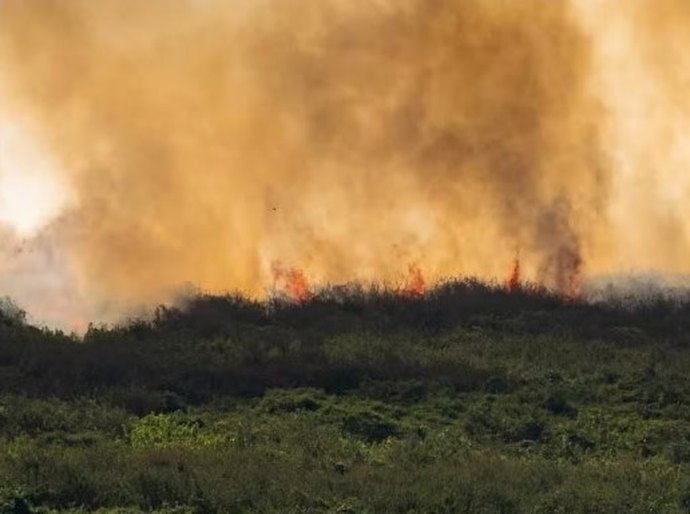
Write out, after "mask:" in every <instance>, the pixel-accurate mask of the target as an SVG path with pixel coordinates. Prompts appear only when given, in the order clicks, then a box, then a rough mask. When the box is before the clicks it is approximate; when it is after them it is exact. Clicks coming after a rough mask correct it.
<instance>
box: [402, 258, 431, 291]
mask: <svg viewBox="0 0 690 514" xmlns="http://www.w3.org/2000/svg"><path fill="white" fill-rule="evenodd" d="M402 292H403V294H406V295H408V296H424V294H425V293H426V281H425V280H424V275H422V270H421V269H420V268H419V266H418V265H417V264H410V265H408V267H407V279H406V280H405V286H404V287H403V291H402Z"/></svg>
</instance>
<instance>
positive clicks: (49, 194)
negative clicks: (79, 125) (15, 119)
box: [0, 118, 70, 237]
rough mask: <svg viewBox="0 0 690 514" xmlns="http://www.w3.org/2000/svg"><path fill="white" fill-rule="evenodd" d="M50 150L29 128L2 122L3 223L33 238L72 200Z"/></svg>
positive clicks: (0, 193)
mask: <svg viewBox="0 0 690 514" xmlns="http://www.w3.org/2000/svg"><path fill="white" fill-rule="evenodd" d="M59 176H60V175H59V174H58V173H56V171H55V164H54V163H53V162H51V161H50V159H49V158H48V153H47V152H46V151H45V149H44V148H41V145H39V144H38V142H37V141H36V140H35V138H32V137H31V133H30V131H28V130H26V129H25V128H24V127H22V126H21V125H20V124H19V123H12V122H11V120H8V119H7V118H5V119H3V120H2V121H0V222H2V223H5V224H7V225H9V226H10V227H11V228H12V229H13V230H14V231H15V232H16V233H17V235H19V236H21V237H31V236H32V235H33V234H35V233H36V232H37V231H39V230H40V229H41V228H43V227H44V226H45V225H47V224H48V223H49V222H50V221H52V220H53V219H54V218H55V217H56V216H58V215H59V214H60V212H61V211H62V210H63V209H64V208H65V206H66V205H67V204H68V203H69V199H70V198H69V196H70V195H69V192H68V189H67V187H66V185H65V184H64V183H63V182H62V181H61V180H60V179H59V178H58V177H59Z"/></svg>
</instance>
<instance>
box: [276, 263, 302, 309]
mask: <svg viewBox="0 0 690 514" xmlns="http://www.w3.org/2000/svg"><path fill="white" fill-rule="evenodd" d="M271 269H272V272H273V283H274V289H275V290H276V291H280V292H282V293H283V294H285V296H287V297H288V299H290V300H291V301H293V302H295V303H304V302H306V301H308V300H309V299H310V298H311V296H312V293H311V288H310V287H309V281H308V280H307V277H306V276H305V275H304V273H303V272H302V271H301V270H298V269H296V268H285V267H284V266H283V265H282V264H281V263H280V262H278V261H275V262H273V264H272V265H271Z"/></svg>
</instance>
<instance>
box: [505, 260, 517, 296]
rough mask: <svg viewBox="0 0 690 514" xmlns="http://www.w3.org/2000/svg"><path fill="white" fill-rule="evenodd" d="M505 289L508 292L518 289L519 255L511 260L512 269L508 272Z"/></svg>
mask: <svg viewBox="0 0 690 514" xmlns="http://www.w3.org/2000/svg"><path fill="white" fill-rule="evenodd" d="M506 289H507V290H508V292H509V293H514V292H515V291H518V290H519V289H520V256H519V255H516V256H515V260H513V269H512V270H511V272H510V276H509V277H508V281H507V282H506Z"/></svg>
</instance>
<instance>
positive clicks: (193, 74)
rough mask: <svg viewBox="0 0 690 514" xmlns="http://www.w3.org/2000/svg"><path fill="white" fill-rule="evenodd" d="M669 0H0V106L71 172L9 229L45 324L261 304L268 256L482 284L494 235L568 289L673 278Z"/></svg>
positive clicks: (678, 84)
mask: <svg viewBox="0 0 690 514" xmlns="http://www.w3.org/2000/svg"><path fill="white" fill-rule="evenodd" d="M686 5H687V4H686V3H685V2H684V1H683V0H662V1H656V0H637V1H633V2H629V3H626V4H625V5H623V4H622V3H621V2H614V1H613V0H608V1H603V2H595V1H594V0H592V1H586V0H553V1H549V2H544V1H541V0H521V1H520V2H514V1H508V0H493V1H485V0H395V1H393V0H377V1H374V2H372V1H367V2H365V1H360V0H322V1H319V2H316V1H314V2H305V1H297V0H260V1H249V0H234V1H232V2H228V1H221V0H174V1H170V0H165V1H164V0H148V1H146V2H140V1H138V0H137V1H135V0H100V1H98V2H94V1H93V0H69V1H68V0H31V1H25V0H0V93H1V95H0V99H2V101H0V116H4V117H5V118H8V119H9V118H11V119H12V120H17V119H20V118H21V119H22V120H24V122H25V123H28V124H29V125H30V126H31V127H33V129H32V130H33V131H34V132H35V138H36V140H37V141H40V147H41V148H43V149H44V150H43V151H44V152H45V153H46V154H48V155H49V156H50V160H51V162H52V163H53V165H52V167H51V169H52V173H53V174H54V175H55V176H56V177H57V178H58V179H59V180H60V182H61V183H65V184H67V187H68V189H69V194H68V196H69V197H70V200H69V201H68V202H67V201H65V202H64V206H63V208H62V210H61V214H60V215H59V216H57V217H53V221H52V222H51V223H48V224H47V225H45V226H44V227H43V228H42V229H41V230H40V231H36V233H35V234H34V235H32V237H31V238H30V241H29V243H28V244H30V245H33V246H34V247H35V248H36V250H35V252H38V253H39V254H40V255H45V254H46V252H52V253H53V254H56V255H59V259H53V261H55V262H57V264H45V265H41V266H42V269H43V270H44V273H46V274H48V275H50V276H54V277H57V278H55V279H54V281H58V282H59V283H60V284H61V287H62V288H63V289H61V291H62V290H64V292H63V293H61V297H62V298H64V299H65V300H64V301H65V302H71V304H70V305H71V307H69V309H68V310H70V312H71V314H64V315H63V314H60V316H59V317H61V318H63V319H61V320H60V321H61V322H66V323H72V324H74V322H73V321H72V318H73V317H74V316H76V317H79V319H83V318H84V317H86V318H88V319H96V320H97V319H107V318H108V317H109V316H112V315H116V314H121V313H123V312H125V310H126V309H127V308H129V307H131V306H133V305H146V304H151V303H155V302H159V301H166V300H168V299H169V298H171V297H172V296H173V295H175V294H176V293H177V292H178V291H179V290H180V288H181V287H183V286H184V285H185V284H193V285H195V286H198V287H200V288H201V289H203V290H206V291H211V292H219V291H226V290H238V291H242V292H244V293H247V294H251V295H256V296H260V295H262V294H264V292H265V291H266V289H267V288H268V287H270V285H271V281H272V278H271V272H272V271H271V270H272V269H275V266H276V263H281V264H280V265H281V266H283V265H284V266H286V269H293V268H297V269H300V270H303V271H304V273H305V274H306V276H307V277H308V278H309V280H310V282H312V283H317V284H318V283H325V282H343V281H348V280H353V279H356V280H363V281H372V280H373V281H387V282H392V283H401V282H402V281H404V280H405V276H406V274H407V270H408V268H409V266H410V265H413V264H415V263H416V264H418V265H419V267H420V268H421V269H422V270H423V272H424V275H425V278H426V279H427V280H429V281H430V282H433V281H434V280H436V279H439V278H442V277H446V276H451V275H477V276H479V277H483V278H495V277H499V278H501V279H503V278H505V277H507V276H508V274H509V272H510V269H511V266H512V265H513V259H514V255H515V251H516V249H518V250H519V252H520V258H521V262H520V274H521V277H523V278H524V279H527V280H535V281H539V282H541V283H544V284H545V285H547V286H548V287H551V288H554V289H556V290H558V291H561V292H562V293H563V294H566V295H570V294H577V293H578V289H579V282H580V280H581V278H582V277H583V276H595V275H597V274H600V273H615V272H618V271H625V272H628V271H633V270H636V269H644V270H647V269H658V270H660V271H662V272H672V273H685V272H687V271H688V268H689V267H690V266H689V265H688V264H687V263H686V259H685V255H686V254H687V249H688V248H687V242H686V241H687V235H688V228H689V227H688V221H687V220H688V219H690V218H689V217H688V216H687V214H690V213H688V212H686V211H687V210H688V207H686V205H689V204H688V202H687V201H686V200H687V198H688V192H689V191H690V189H689V187H690V174H688V173H687V172H684V170H685V169H687V164H690V151H689V150H688V148H690V146H689V145H687V144H685V141H684V139H685V138H686V137H688V136H687V135H686V134H690V132H688V130H686V129H687V128H690V127H688V126H687V124H688V121H687V120H688V115H689V114H690V101H689V100H687V98H688V97H687V95H686V94H685V90H686V89H687V85H688V84H689V83H690V72H686V71H685V70H690V67H689V66H687V64H690V63H687V62H685V61H686V60H690V57H687V55H688V54H687V52H685V49H686V48H688V45H687V44H686V43H687V39H688V37H689V36H687V35H685V32H686V31H685V27H687V22H688V21H690V7H686ZM0 135H1V132H0ZM36 241H39V242H40V243H37V242H36ZM12 259H20V260H21V262H22V265H23V266H29V267H30V263H29V264H27V263H26V262H25V261H24V260H22V259H24V258H22V257H16V258H15V257H11V256H10V257H8V260H9V261H12ZM53 261H51V262H53ZM13 265H16V264H13ZM5 269H7V266H6V268H5ZM0 278H2V280H0V285H3V284H5V286H6V289H8V290H12V291H14V290H22V288H21V287H18V286H17V285H16V281H17V280H19V279H17V278H16V277H13V276H11V275H10V274H8V273H7V271H4V272H3V271H0ZM49 285H50V284H48V286H49ZM48 286H46V287H48ZM24 296H25V298H24V300H23V302H24V303H25V304H27V305H26V306H27V307H28V308H29V309H30V310H31V311H36V312H38V311H41V312H42V311H45V310H46V308H47V307H46V306H45V305H42V304H41V301H43V302H44V303H45V300H41V298H45V296H42V295H40V294H36V295H35V296H34V295H28V294H25V295H24ZM37 315H38V314H37ZM44 317H45V316H44ZM54 317H55V316H53V318H54Z"/></svg>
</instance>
